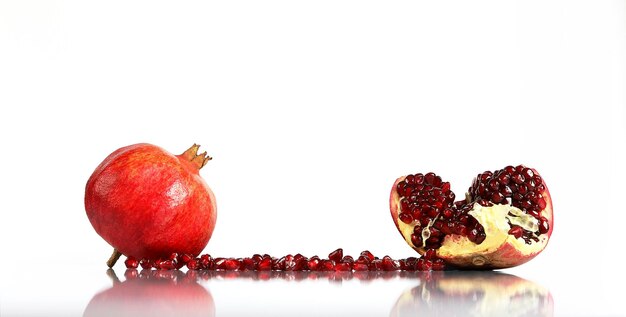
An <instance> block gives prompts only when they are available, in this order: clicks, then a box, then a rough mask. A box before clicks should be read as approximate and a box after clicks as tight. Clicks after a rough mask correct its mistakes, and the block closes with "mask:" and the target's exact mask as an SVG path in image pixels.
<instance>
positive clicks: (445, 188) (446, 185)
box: [441, 182, 450, 193]
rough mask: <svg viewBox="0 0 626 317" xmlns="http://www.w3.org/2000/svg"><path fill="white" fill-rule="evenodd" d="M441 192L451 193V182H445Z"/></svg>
mask: <svg viewBox="0 0 626 317" xmlns="http://www.w3.org/2000/svg"><path fill="white" fill-rule="evenodd" d="M441 190H442V191H443V192H444V193H447V192H449V191H450V183H449V182H445V183H443V184H442V185H441Z"/></svg>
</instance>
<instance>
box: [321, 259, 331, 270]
mask: <svg viewBox="0 0 626 317" xmlns="http://www.w3.org/2000/svg"><path fill="white" fill-rule="evenodd" d="M334 270H335V261H333V260H320V271H334Z"/></svg>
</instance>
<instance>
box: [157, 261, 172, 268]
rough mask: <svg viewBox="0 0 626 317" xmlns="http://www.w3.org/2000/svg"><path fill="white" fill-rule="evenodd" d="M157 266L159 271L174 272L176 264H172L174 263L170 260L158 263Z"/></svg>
mask: <svg viewBox="0 0 626 317" xmlns="http://www.w3.org/2000/svg"><path fill="white" fill-rule="evenodd" d="M158 266H159V269H161V270H174V269H176V264H174V261H172V260H164V261H160V263H159V265H158Z"/></svg>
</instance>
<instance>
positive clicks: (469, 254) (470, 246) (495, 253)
mask: <svg viewBox="0 0 626 317" xmlns="http://www.w3.org/2000/svg"><path fill="white" fill-rule="evenodd" d="M532 170H533V172H535V173H537V171H536V170H535V169H532ZM537 174H538V173H537ZM405 178H406V176H401V177H399V178H397V179H396V181H395V182H394V184H393V186H392V188H391V194H390V197H389V208H390V211H391V217H392V219H393V221H394V224H395V225H396V228H397V229H398V232H400V235H401V236H402V237H403V238H404V240H405V241H406V243H407V244H408V245H409V246H410V247H411V248H413V249H414V250H415V251H417V252H418V253H419V254H424V252H426V249H424V248H423V247H421V246H415V245H413V243H412V242H411V234H412V233H413V226H411V225H408V224H405V223H404V222H402V221H400V220H399V213H400V207H399V205H400V196H399V195H398V193H397V191H396V188H397V185H398V183H400V182H402V181H403V180H404V179H405ZM543 185H544V187H545V190H544V191H543V192H542V196H543V198H544V200H545V201H546V207H545V208H544V209H543V210H542V211H541V212H540V215H541V216H543V217H545V218H546V219H547V220H548V224H549V228H548V232H547V233H546V234H543V235H540V237H539V241H538V242H533V243H531V244H530V245H529V244H526V243H525V242H524V240H523V239H516V238H515V237H513V236H511V235H508V229H510V227H509V226H508V225H507V226H502V225H501V226H500V229H497V228H496V227H497V226H495V227H494V225H493V221H494V219H484V218H483V219H480V218H481V217H478V218H477V220H478V222H479V223H480V224H481V225H482V226H483V227H484V228H485V233H487V238H486V239H485V240H488V239H490V235H491V236H492V239H493V235H494V234H495V235H497V236H499V237H500V240H499V241H492V242H491V243H489V242H488V243H487V244H485V242H483V243H481V244H480V245H476V244H475V243H473V242H471V241H469V239H467V238H466V237H463V236H459V235H448V236H446V238H445V239H444V241H443V243H442V246H441V248H439V249H437V256H438V257H440V258H442V259H443V260H444V261H446V263H448V264H452V265H454V266H457V267H460V268H466V269H478V270H480V269H504V268H510V267H514V266H518V265H521V264H524V263H526V262H528V261H530V260H532V259H533V258H534V257H536V256H537V255H538V254H539V253H541V252H542V251H543V250H544V249H545V247H546V246H547V244H548V241H549V239H550V236H551V235H552V230H553V229H554V217H553V212H552V198H551V197H550V192H549V190H548V186H547V185H546V184H545V181H543ZM475 208H483V207H480V206H478V207H475ZM475 218H476V217H475ZM489 231H491V232H489ZM499 231H504V232H499ZM498 232H499V233H498ZM496 240H497V239H496Z"/></svg>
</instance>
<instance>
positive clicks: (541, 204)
mask: <svg viewBox="0 0 626 317" xmlns="http://www.w3.org/2000/svg"><path fill="white" fill-rule="evenodd" d="M546 206H547V204H546V200H545V199H543V198H539V199H538V200H537V207H539V210H543V209H545V208H546Z"/></svg>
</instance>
